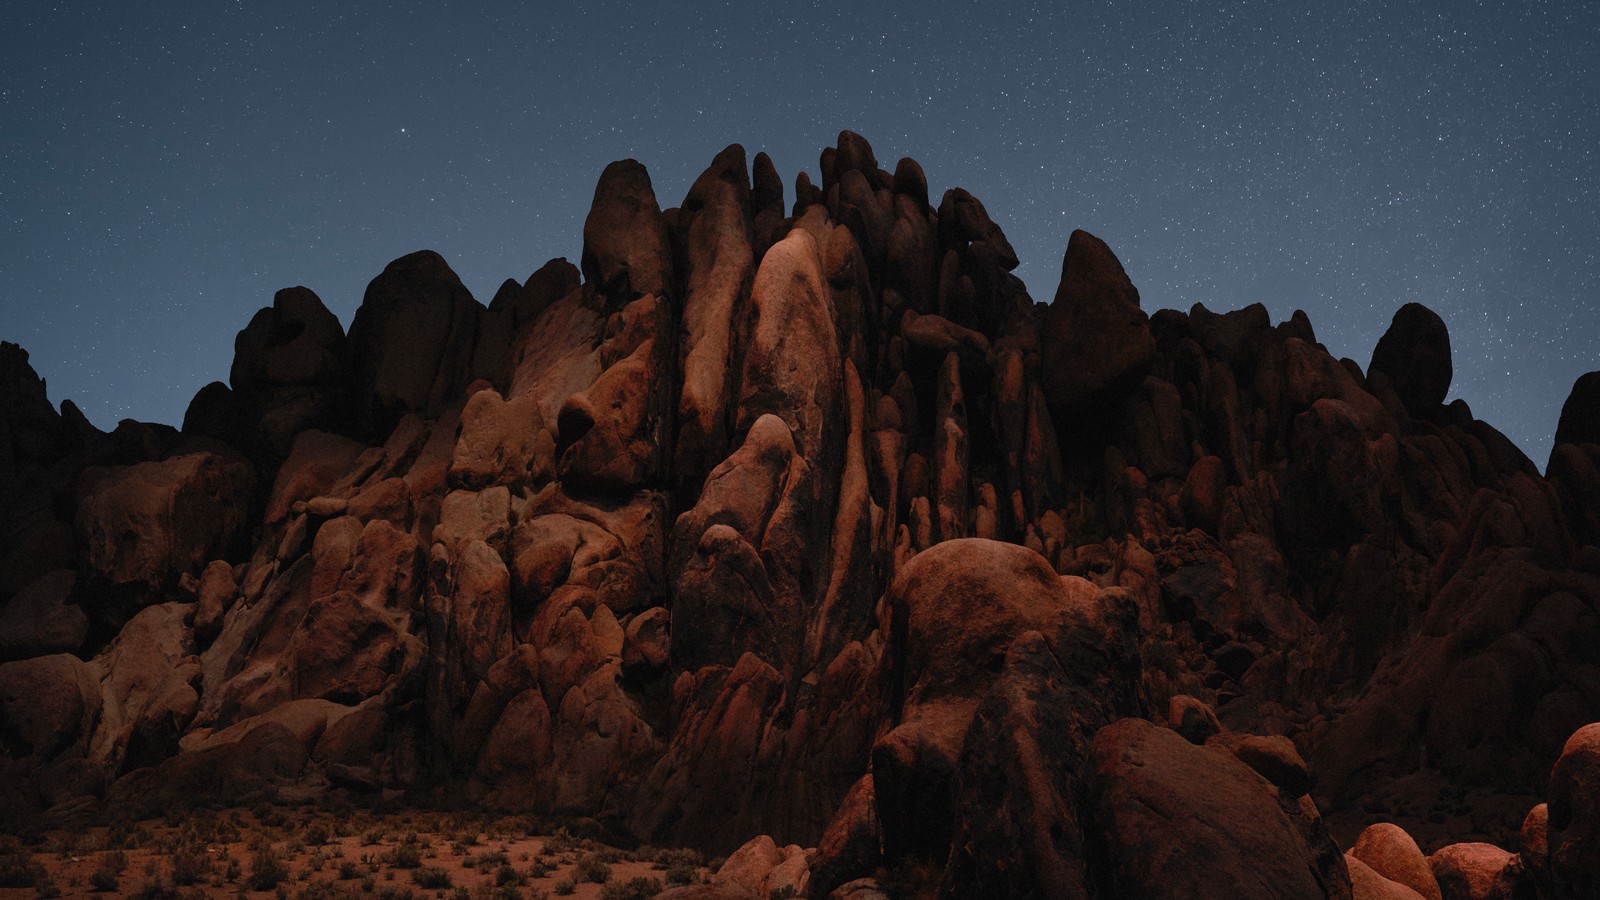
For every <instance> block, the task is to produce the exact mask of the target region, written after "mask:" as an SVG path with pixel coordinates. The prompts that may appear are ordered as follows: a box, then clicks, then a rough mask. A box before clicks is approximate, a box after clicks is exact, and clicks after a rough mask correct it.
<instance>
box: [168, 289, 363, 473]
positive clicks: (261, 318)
mask: <svg viewBox="0 0 1600 900" xmlns="http://www.w3.org/2000/svg"><path fill="white" fill-rule="evenodd" d="M344 352H345V335H344V326H342V325H340V324H339V319H338V317H336V316H334V314H333V313H331V312H329V311H328V308H327V307H326V306H324V305H323V304H322V299H321V298H320V297H318V296H317V295H316V294H315V293H313V292H312V291H311V290H310V289H309V288H305V287H292V288H284V289H283V290H281V291H278V292H277V293H276V294H274V295H273V298H272V305H271V306H268V307H264V308H262V309H260V310H258V311H257V312H256V314H255V315H254V316H253V317H252V318H251V319H250V324H248V325H246V326H245V327H244V330H242V331H240V332H239V335H238V337H236V338H235V339H234V342H233V366H232V368H231V369H230V371H229V375H228V381H229V382H230V384H231V385H232V387H233V395H232V400H233V404H234V415H235V416H236V417H238V418H239V419H242V421H240V422H238V423H237V426H238V427H239V428H240V429H241V430H238V431H235V432H234V433H226V432H225V433H223V434H217V435H215V436H218V437H227V438H232V439H234V440H238V441H241V449H246V450H249V449H252V447H251V446H249V445H247V444H245V443H244V442H250V441H264V442H265V443H266V445H267V448H269V449H270V450H271V451H272V453H273V454H275V455H276V456H277V457H278V458H280V459H281V458H282V457H283V456H284V454H286V453H288V451H289V446H290V443H291V442H292V441H293V440H294V436H295V434H296V433H298V432H299V431H301V430H303V429H305V428H310V427H318V428H328V427H338V426H340V425H343V424H345V423H343V422H341V421H340V414H341V413H342V412H343V406H344V401H345V391H346V390H347V385H346V384H345V381H344V375H345V370H344ZM199 402H200V398H199V397H197V398H196V403H197V404H199ZM195 408H196V407H194V406H191V410H193V409H195ZM201 418H202V419H203V418H204V417H201ZM197 424H198V423H197ZM189 426H190V422H189V418H188V417H186V418H185V428H184V430H185V431H190V430H191V428H190V427H189ZM202 430H210V431H216V430H218V429H216V428H215V427H213V428H210V429H202ZM229 430H230V431H232V429H229Z"/></svg>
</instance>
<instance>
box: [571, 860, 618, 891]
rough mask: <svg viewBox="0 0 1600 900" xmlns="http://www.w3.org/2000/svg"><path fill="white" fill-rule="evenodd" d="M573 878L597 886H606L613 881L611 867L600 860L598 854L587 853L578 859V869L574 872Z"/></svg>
mask: <svg viewBox="0 0 1600 900" xmlns="http://www.w3.org/2000/svg"><path fill="white" fill-rule="evenodd" d="M572 875H573V877H574V878H576V879H577V880H579V881H592V882H594V883H595V884H605V883H606V882H608V881H610V880H611V867H610V866H609V865H606V861H605V860H603V859H601V858H600V855H599V854H597V853H585V854H584V855H582V856H580V857H578V867H577V868H576V869H574V870H573V873H572Z"/></svg>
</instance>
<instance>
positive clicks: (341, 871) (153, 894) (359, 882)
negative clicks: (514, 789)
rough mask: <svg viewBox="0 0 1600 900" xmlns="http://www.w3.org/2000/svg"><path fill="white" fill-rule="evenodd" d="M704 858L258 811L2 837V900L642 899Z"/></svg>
mask: <svg viewBox="0 0 1600 900" xmlns="http://www.w3.org/2000/svg"><path fill="white" fill-rule="evenodd" d="M703 863H704V860H703V859H702V858H701V856H700V854H699V853H697V852H695V851H693V850H659V849H656V848H653V847H639V848H637V849H634V850H631V851H624V850H619V849H616V848H615V847H610V846H606V845H604V844H600V843H597V842H595V841H591V840H586V839H583V838H578V837H574V836H572V835H570V834H569V833H568V832H567V831H566V830H565V829H560V828H553V827H551V826H550V824H549V823H547V822H545V821H543V820H541V819H538V818H536V817H529V816H523V817H495V816H487V815H481V814H476V813H462V812H435V811H398V812H387V813H379V812H371V811H364V810H327V809H313V808H299V809H291V808H285V807H278V806H267V805H262V806H257V807H255V808H253V809H248V810H245V809H229V810H221V811H198V812H193V813H185V814H182V815H173V816H169V817H167V818H166V819H164V820H163V819H156V820H150V821H145V822H115V823H112V824H109V825H99V826H94V827H85V828H80V829H64V830H56V831H49V832H44V833H39V834H27V835H21V836H15V835H13V836H6V837H3V838H0V898H11V897H71V896H83V895H90V894H104V895H116V896H134V897H147V898H167V897H171V898H186V897H212V896H220V895H228V896H255V897H269V896H270V897H281V898H306V900H322V898H342V897H350V898H363V900H365V898H419V900H420V898H448V900H473V898H485V900H487V898H506V900H511V898H518V900H543V898H548V897H553V896H571V897H580V898H582V897H589V898H602V900H634V898H645V897H651V896H654V895H655V894H656V893H658V892H660V891H662V890H664V889H665V888H668V887H672V886H674V885H679V884H690V883H697V882H700V881H703V880H705V878H706V876H707V870H706V868H705V867H704V865H703Z"/></svg>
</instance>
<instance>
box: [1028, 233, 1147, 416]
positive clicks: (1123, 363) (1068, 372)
mask: <svg viewBox="0 0 1600 900" xmlns="http://www.w3.org/2000/svg"><path fill="white" fill-rule="evenodd" d="M1039 346H1040V354H1041V355H1040V362H1039V365H1040V382H1041V384H1042V385H1043V387H1044V392H1045V397H1046V398H1047V399H1048V400H1049V401H1050V405H1051V408H1052V409H1054V410H1058V411H1060V412H1061V414H1063V415H1065V414H1068V413H1070V411H1072V410H1075V409H1079V408H1081V407H1083V406H1085V405H1086V404H1088V405H1093V404H1100V403H1105V402H1109V399H1110V398H1111V397H1112V396H1114V395H1115V394H1117V393H1119V392H1121V391H1125V390H1127V389H1128V388H1129V387H1131V386H1133V385H1136V384H1138V383H1139V381H1140V380H1142V379H1143V377H1144V373H1145V371H1146V370H1147V369H1148V368H1149V366H1150V361H1151V359H1152V357H1153V356H1154V353H1155V341H1154V340H1153V339H1152V338H1151V336H1150V325H1149V320H1148V319H1147V318H1146V317H1145V314H1144V311H1143V310H1141V309H1140V308H1139V292H1138V291H1137V290H1135V289H1134V286H1133V283H1132V282H1130V281H1129V280H1128V276H1127V273H1126V272H1124V271H1123V270H1122V263H1120V262H1118V261H1117V258H1116V257H1115V256H1114V255H1112V253H1111V250H1110V248H1108V247H1107V246H1106V245H1105V242H1104V241H1102V240H1100V239H1099V238H1097V237H1095V236H1094V235H1092V234H1089V233H1088V232H1086V231H1074V232H1073V233H1072V238H1071V240H1069V241H1068V242H1067V252H1066V256H1065V258H1064V259H1063V260H1062V263H1061V284H1060V286H1059V287H1058V288H1057V289H1056V296H1055V300H1053V301H1052V302H1051V304H1050V307H1049V309H1048V310H1046V311H1045V316H1044V324H1043V325H1042V326H1041V328H1040V334H1039ZM1058 418H1060V416H1059V415H1058Z"/></svg>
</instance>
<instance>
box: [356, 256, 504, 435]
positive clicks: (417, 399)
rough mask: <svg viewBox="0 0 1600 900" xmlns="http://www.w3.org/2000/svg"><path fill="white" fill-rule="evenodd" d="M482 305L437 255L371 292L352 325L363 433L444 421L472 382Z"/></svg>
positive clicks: (385, 275) (384, 279)
mask: <svg viewBox="0 0 1600 900" xmlns="http://www.w3.org/2000/svg"><path fill="white" fill-rule="evenodd" d="M482 315H483V306H482V305H480V304H479V303H478V301H476V300H474V299H472V294H471V292H469V291H468V290H467V288H466V286H465V285H463V284H462V283H461V279H460V278H458V277H456V273H455V272H454V271H453V270H452V269H451V268H450V265H449V264H448V263H446V262H445V261H444V258H443V257H441V256H440V255H439V254H437V253H435V252H433V251H432V250H419V251H417V252H416V253H411V254H407V255H406V256H402V257H400V258H399V259H397V260H395V261H394V262H391V263H389V265H387V266H385V267H384V270H383V272H382V273H381V274H379V275H378V277H376V278H374V279H372V282H371V283H370V284H368V285H367V292H366V296H365V297H364V298H363V299H362V301H361V307H360V308H359V309H357V310H356V316H355V319H354V320H353V321H352V322H351V323H350V337H349V343H348V347H349V365H350V374H351V376H352V377H353V379H354V383H353V385H352V386H353V388H354V389H355V393H356V412H357V414H358V415H359V417H360V420H359V422H358V423H357V424H358V427H359V430H360V431H361V432H362V433H363V434H365V435H368V436H381V435H384V434H388V433H389V431H390V430H391V429H392V428H393V427H394V425H395V423H396V422H397V421H399V419H400V417H401V416H402V415H404V414H405V413H408V412H414V413H417V414H418V415H421V416H425V417H433V416H437V415H439V414H440V413H441V412H443V411H444V409H445V408H446V407H447V406H449V405H450V404H452V403H455V402H457V401H459V400H460V394H461V390H462V388H464V387H466V386H467V383H468V382H469V381H470V380H471V378H472V351H473V346H474V344H475V342H476V339H477V331H478V320H479V318H481V317H482Z"/></svg>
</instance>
